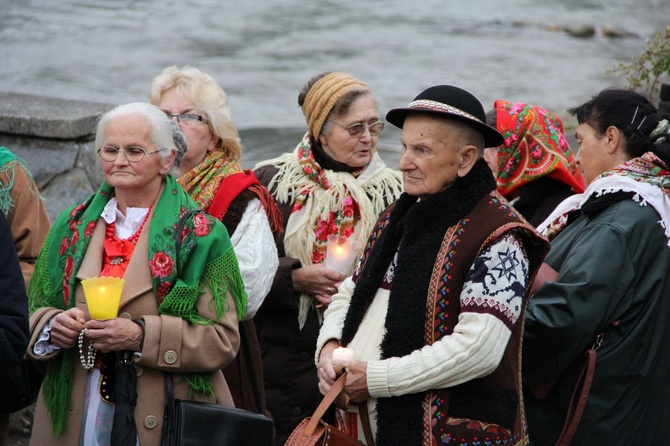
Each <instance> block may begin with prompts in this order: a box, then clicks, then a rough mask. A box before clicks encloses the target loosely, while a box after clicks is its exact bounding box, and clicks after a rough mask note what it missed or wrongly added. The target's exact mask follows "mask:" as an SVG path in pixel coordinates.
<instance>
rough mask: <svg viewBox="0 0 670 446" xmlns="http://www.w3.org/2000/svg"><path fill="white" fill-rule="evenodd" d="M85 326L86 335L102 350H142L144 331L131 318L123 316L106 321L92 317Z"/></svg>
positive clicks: (94, 345)
mask: <svg viewBox="0 0 670 446" xmlns="http://www.w3.org/2000/svg"><path fill="white" fill-rule="evenodd" d="M85 327H86V337H87V338H89V339H90V340H91V343H92V345H93V347H95V348H97V349H98V350H100V351H102V352H113V351H120V350H132V351H135V352H139V351H141V347H140V346H141V344H142V340H143V338H144V332H143V330H142V328H141V327H140V326H139V325H138V324H136V323H135V322H133V321H131V320H130V319H125V318H122V317H117V318H116V319H110V320H106V321H98V320H95V319H92V320H90V321H88V322H86V324H85Z"/></svg>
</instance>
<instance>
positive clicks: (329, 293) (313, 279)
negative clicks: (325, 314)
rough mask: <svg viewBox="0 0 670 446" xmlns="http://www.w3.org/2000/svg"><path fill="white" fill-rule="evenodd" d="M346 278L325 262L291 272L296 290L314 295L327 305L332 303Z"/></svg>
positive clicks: (322, 303)
mask: <svg viewBox="0 0 670 446" xmlns="http://www.w3.org/2000/svg"><path fill="white" fill-rule="evenodd" d="M344 279H345V277H344V275H343V274H341V273H339V272H337V271H335V270H332V269H328V268H326V267H325V266H323V264H316V265H307V266H303V267H301V268H297V269H294V270H293V272H292V274H291V280H292V281H293V289H294V290H295V291H297V292H299V293H307V294H310V295H312V296H314V297H315V298H316V300H318V301H319V303H320V304H321V305H323V306H325V307H327V306H328V305H330V302H331V300H332V297H333V294H335V293H336V292H337V287H338V286H339V285H340V284H341V283H342V281H343V280H344Z"/></svg>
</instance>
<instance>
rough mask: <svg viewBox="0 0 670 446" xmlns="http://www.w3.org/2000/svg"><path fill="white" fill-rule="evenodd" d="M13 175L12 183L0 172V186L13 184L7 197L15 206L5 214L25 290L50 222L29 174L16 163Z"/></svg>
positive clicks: (4, 173)
mask: <svg viewBox="0 0 670 446" xmlns="http://www.w3.org/2000/svg"><path fill="white" fill-rule="evenodd" d="M13 172H14V175H13V183H12V181H10V179H9V178H8V177H7V172H0V187H7V186H8V185H9V184H10V183H12V189H11V191H10V196H11V200H12V203H13V204H14V206H13V207H12V209H11V210H10V212H9V213H8V214H7V220H8V221H9V224H10V226H11V228H12V235H13V236H14V247H15V248H16V253H17V254H18V255H19V262H20V263H21V271H22V272H23V280H25V282H26V288H27V287H28V283H29V282H30V277H31V275H32V273H33V270H34V268H35V260H37V255H38V254H39V253H40V249H42V244H43V243H44V239H45V238H46V236H47V232H48V231H49V227H50V226H51V223H50V221H49V214H47V210H46V207H45V206H44V202H43V201H42V198H41V197H40V194H39V191H38V190H37V185H36V184H35V182H34V181H33V179H32V178H31V177H30V175H29V174H28V172H27V171H26V170H25V169H24V168H23V167H22V166H21V165H20V164H19V163H18V162H16V167H15V168H14V170H13Z"/></svg>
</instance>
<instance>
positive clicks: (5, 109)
mask: <svg viewBox="0 0 670 446" xmlns="http://www.w3.org/2000/svg"><path fill="white" fill-rule="evenodd" d="M113 107H114V106H113V105H112V104H102V103H96V102H86V101H72V100H65V99H56V98H48V97H44V96H33V95H26V94H16V93H5V92H0V145H2V146H5V147H7V148H8V149H10V150H11V151H12V152H14V153H15V154H16V155H17V156H19V157H21V158H23V159H24V160H25V161H26V163H27V164H28V167H29V169H30V172H31V173H32V175H33V177H34V178H35V181H36V183H37V186H38V187H39V189H40V193H41V195H42V197H43V199H44V202H45V205H46V208H47V211H48V212H49V216H50V217H51V220H52V221H53V220H54V219H55V218H56V216H57V215H58V214H59V213H60V212H61V211H62V210H63V209H65V208H67V207H68V206H70V205H72V204H74V203H75V202H77V201H81V200H83V199H84V198H86V197H88V196H89V195H90V194H91V193H93V192H94V191H95V190H96V189H97V188H98V186H99V185H100V183H101V182H102V176H101V174H100V171H99V168H98V166H97V156H96V154H95V150H94V148H93V138H94V133H93V132H94V130H95V125H96V122H97V120H98V118H99V117H100V116H101V115H102V114H103V113H105V112H106V111H108V110H110V109H111V108H113Z"/></svg>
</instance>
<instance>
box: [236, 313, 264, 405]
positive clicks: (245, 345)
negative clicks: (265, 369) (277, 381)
mask: <svg viewBox="0 0 670 446" xmlns="http://www.w3.org/2000/svg"><path fill="white" fill-rule="evenodd" d="M239 327H240V343H241V344H242V350H243V352H242V355H243V356H244V361H245V362H246V363H247V367H248V369H249V374H250V375H251V388H252V390H253V392H254V400H255V401H256V408H257V412H258V413H259V414H261V415H265V413H264V411H263V404H262V401H261V393H260V391H259V390H258V382H256V378H257V376H258V375H256V373H255V372H256V371H255V370H254V364H253V361H252V360H251V347H249V337H248V334H247V328H246V326H245V325H244V321H240V323H239Z"/></svg>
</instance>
